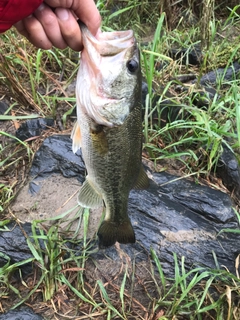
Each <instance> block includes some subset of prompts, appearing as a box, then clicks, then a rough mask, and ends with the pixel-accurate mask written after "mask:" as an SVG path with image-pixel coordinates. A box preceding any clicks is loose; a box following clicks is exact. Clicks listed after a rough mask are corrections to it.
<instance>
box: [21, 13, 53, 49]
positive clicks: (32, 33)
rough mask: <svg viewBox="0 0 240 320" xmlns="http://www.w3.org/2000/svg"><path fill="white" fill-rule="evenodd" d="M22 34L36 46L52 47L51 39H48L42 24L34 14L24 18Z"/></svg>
mask: <svg viewBox="0 0 240 320" xmlns="http://www.w3.org/2000/svg"><path fill="white" fill-rule="evenodd" d="M22 23H23V29H22V32H21V33H22V34H23V35H24V36H25V37H26V38H27V39H28V40H29V41H30V42H31V43H32V44H34V45H35V46H36V47H38V48H42V49H45V50H47V49H50V48H51V47H52V43H51V41H50V40H49V39H48V37H47V35H46V33H45V31H44V29H43V26H42V24H41V23H40V22H39V21H38V20H37V19H36V17H34V16H33V15H31V16H29V17H27V18H25V19H23V20H22Z"/></svg>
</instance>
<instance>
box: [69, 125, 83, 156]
mask: <svg viewBox="0 0 240 320" xmlns="http://www.w3.org/2000/svg"><path fill="white" fill-rule="evenodd" d="M81 138H82V136H81V129H80V127H79V124H78V122H77V121H76V122H75V124H74V127H73V129H72V133H71V139H72V141H73V142H72V151H73V152H74V153H76V152H77V151H78V149H80V148H81V146H82V139H81Z"/></svg>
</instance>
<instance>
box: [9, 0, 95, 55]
mask: <svg viewBox="0 0 240 320" xmlns="http://www.w3.org/2000/svg"><path fill="white" fill-rule="evenodd" d="M78 18H79V19H80V20H81V21H82V22H84V23H85V24H86V25H87V27H88V28H89V30H90V31H91V32H92V34H94V35H95V34H96V33H97V30H98V28H99V27H100V23H101V17H100V14H99V12H98V10H97V8H96V6H95V3H94V1H93V0H44V2H43V3H42V4H41V5H40V6H39V7H38V9H37V10H35V11H34V13H33V14H32V15H30V16H28V17H27V18H25V19H23V20H21V21H19V22H17V23H16V24H15V27H16V28H17V30H18V31H19V32H20V33H21V34H22V35H24V36H25V37H26V38H27V39H28V40H29V41H30V42H32V43H33V44H34V45H35V46H36V47H38V48H42V49H45V50H46V49H50V48H51V47H52V46H54V47H57V48H59V49H64V48H66V47H67V46H69V47H70V48H72V49H73V50H76V51H80V50H81V49H82V37H81V30H80V28H79V25H78V23H77V19H78Z"/></svg>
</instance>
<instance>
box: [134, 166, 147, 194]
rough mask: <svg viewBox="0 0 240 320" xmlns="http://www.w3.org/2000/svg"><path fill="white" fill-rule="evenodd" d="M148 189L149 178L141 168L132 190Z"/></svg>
mask: <svg viewBox="0 0 240 320" xmlns="http://www.w3.org/2000/svg"><path fill="white" fill-rule="evenodd" d="M148 187H149V178H148V176H147V174H146V172H145V171H144V169H143V166H141V169H140V171H139V175H138V178H137V180H136V182H135V184H134V186H133V188H134V189H147V188H148Z"/></svg>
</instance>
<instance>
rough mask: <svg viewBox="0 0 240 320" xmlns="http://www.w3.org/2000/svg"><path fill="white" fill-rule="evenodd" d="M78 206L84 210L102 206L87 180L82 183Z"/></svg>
mask: <svg viewBox="0 0 240 320" xmlns="http://www.w3.org/2000/svg"><path fill="white" fill-rule="evenodd" d="M78 204H79V205H80V206H82V207H85V208H99V207H101V206H102V204H103V201H102V197H101V196H100V195H99V193H97V192H96V190H95V189H94V187H92V185H91V184H90V183H89V181H88V180H87V179H86V180H85V181H84V183H83V185H82V188H81V190H80V192H79V195H78Z"/></svg>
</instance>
